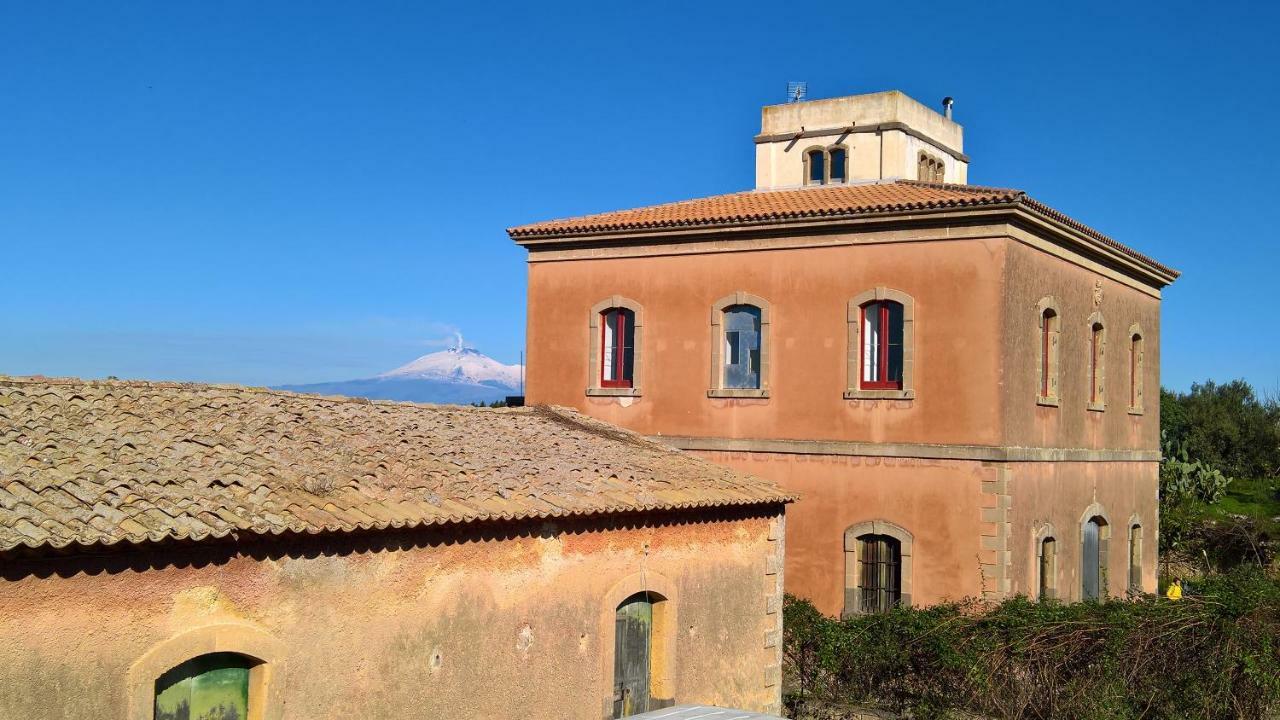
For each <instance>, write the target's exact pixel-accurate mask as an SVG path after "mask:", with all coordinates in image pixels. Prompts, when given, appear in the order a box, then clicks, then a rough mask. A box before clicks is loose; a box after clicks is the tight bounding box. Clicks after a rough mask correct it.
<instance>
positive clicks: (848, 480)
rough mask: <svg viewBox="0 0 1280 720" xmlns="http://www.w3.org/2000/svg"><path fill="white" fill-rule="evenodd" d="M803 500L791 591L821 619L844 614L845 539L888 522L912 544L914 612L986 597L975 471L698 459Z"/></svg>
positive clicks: (790, 522) (720, 456) (930, 465)
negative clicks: (854, 529)
mask: <svg viewBox="0 0 1280 720" xmlns="http://www.w3.org/2000/svg"><path fill="white" fill-rule="evenodd" d="M696 454H697V455H700V456H702V457H705V458H707V459H708V460H711V461H713V462H717V463H720V464H723V465H728V466H729V467H732V468H734V469H735V470H739V471H742V472H747V473H751V474H753V475H758V476H760V477H767V478H770V479H772V480H774V481H776V482H777V483H778V484H780V485H782V486H783V487H784V488H786V489H788V490H792V491H794V492H797V493H799V494H800V495H801V499H800V501H799V502H796V503H793V504H791V505H788V506H787V561H786V584H787V591H788V592H791V593H796V594H799V595H802V596H804V597H806V598H808V599H810V600H811V601H813V603H814V605H816V606H817V607H818V609H819V610H821V611H822V612H824V613H827V614H829V615H839V614H840V612H841V610H842V609H843V608H844V532H845V530H846V529H847V528H848V527H850V526H851V525H854V524H855V523H859V522H862V521H864V520H888V521H889V522H892V523H894V524H896V525H898V526H900V527H902V528H905V529H906V530H907V531H908V532H910V533H911V534H912V536H913V553H912V554H913V563H912V564H913V569H912V603H913V604H916V605H928V604H932V603H937V602H941V601H943V600H948V599H950V600H958V599H960V598H964V597H981V596H982V592H983V578H982V574H981V573H980V572H979V569H978V566H979V556H980V555H981V554H982V550H981V535H982V523H981V512H980V510H979V508H980V506H981V504H982V495H981V484H982V481H983V480H994V479H995V478H996V471H995V469H994V468H992V467H990V466H985V465H983V464H982V463H977V462H956V461H927V460H895V459H883V460H882V459H878V458H857V457H833V456H829V455H780V454H769V453H738V452H699V453H696Z"/></svg>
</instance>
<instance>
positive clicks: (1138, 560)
mask: <svg viewBox="0 0 1280 720" xmlns="http://www.w3.org/2000/svg"><path fill="white" fill-rule="evenodd" d="M1129 592H1132V593H1140V592H1142V526H1141V525H1138V524H1137V523H1133V524H1131V525H1130V526H1129Z"/></svg>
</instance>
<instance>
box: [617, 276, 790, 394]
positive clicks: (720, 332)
mask: <svg viewBox="0 0 1280 720" xmlns="http://www.w3.org/2000/svg"><path fill="white" fill-rule="evenodd" d="M734 305H752V306H754V307H757V308H760V387H758V388H727V387H725V386H724V311H725V310H726V309H728V308H729V307H732V306H734ZM769 316H770V312H769V301H768V300H765V299H764V298H762V297H759V296H757V295H752V294H751V293H748V292H743V291H742V290H739V291H737V292H735V293H732V294H730V295H725V296H724V297H722V298H720V299H719V300H717V301H715V303H713V304H712V305H711V388H710V389H709V390H707V397H709V398H767V397H769V366H770V363H769V356H770V353H771V347H770V346H771V345H772V343H771V342H770V339H771V338H770V332H769V327H770V317H769ZM639 343H640V341H639V340H637V341H636V344H637V345H639Z"/></svg>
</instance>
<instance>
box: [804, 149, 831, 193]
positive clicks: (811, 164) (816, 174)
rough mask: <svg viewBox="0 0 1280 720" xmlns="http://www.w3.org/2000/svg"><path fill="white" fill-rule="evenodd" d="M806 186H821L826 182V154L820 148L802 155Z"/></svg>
mask: <svg viewBox="0 0 1280 720" xmlns="http://www.w3.org/2000/svg"><path fill="white" fill-rule="evenodd" d="M804 161H805V179H804V182H805V184H806V185H822V184H825V183H826V181H827V154H826V151H824V150H823V149H822V148H813V149H811V150H808V151H806V152H805V154H804Z"/></svg>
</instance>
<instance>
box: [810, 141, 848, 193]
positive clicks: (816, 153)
mask: <svg viewBox="0 0 1280 720" xmlns="http://www.w3.org/2000/svg"><path fill="white" fill-rule="evenodd" d="M848 179H849V149H848V148H847V147H845V146H844V145H832V146H830V147H819V146H815V147H811V148H808V149H806V150H805V151H804V184H805V185H829V184H832V183H844V182H847V181H848Z"/></svg>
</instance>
